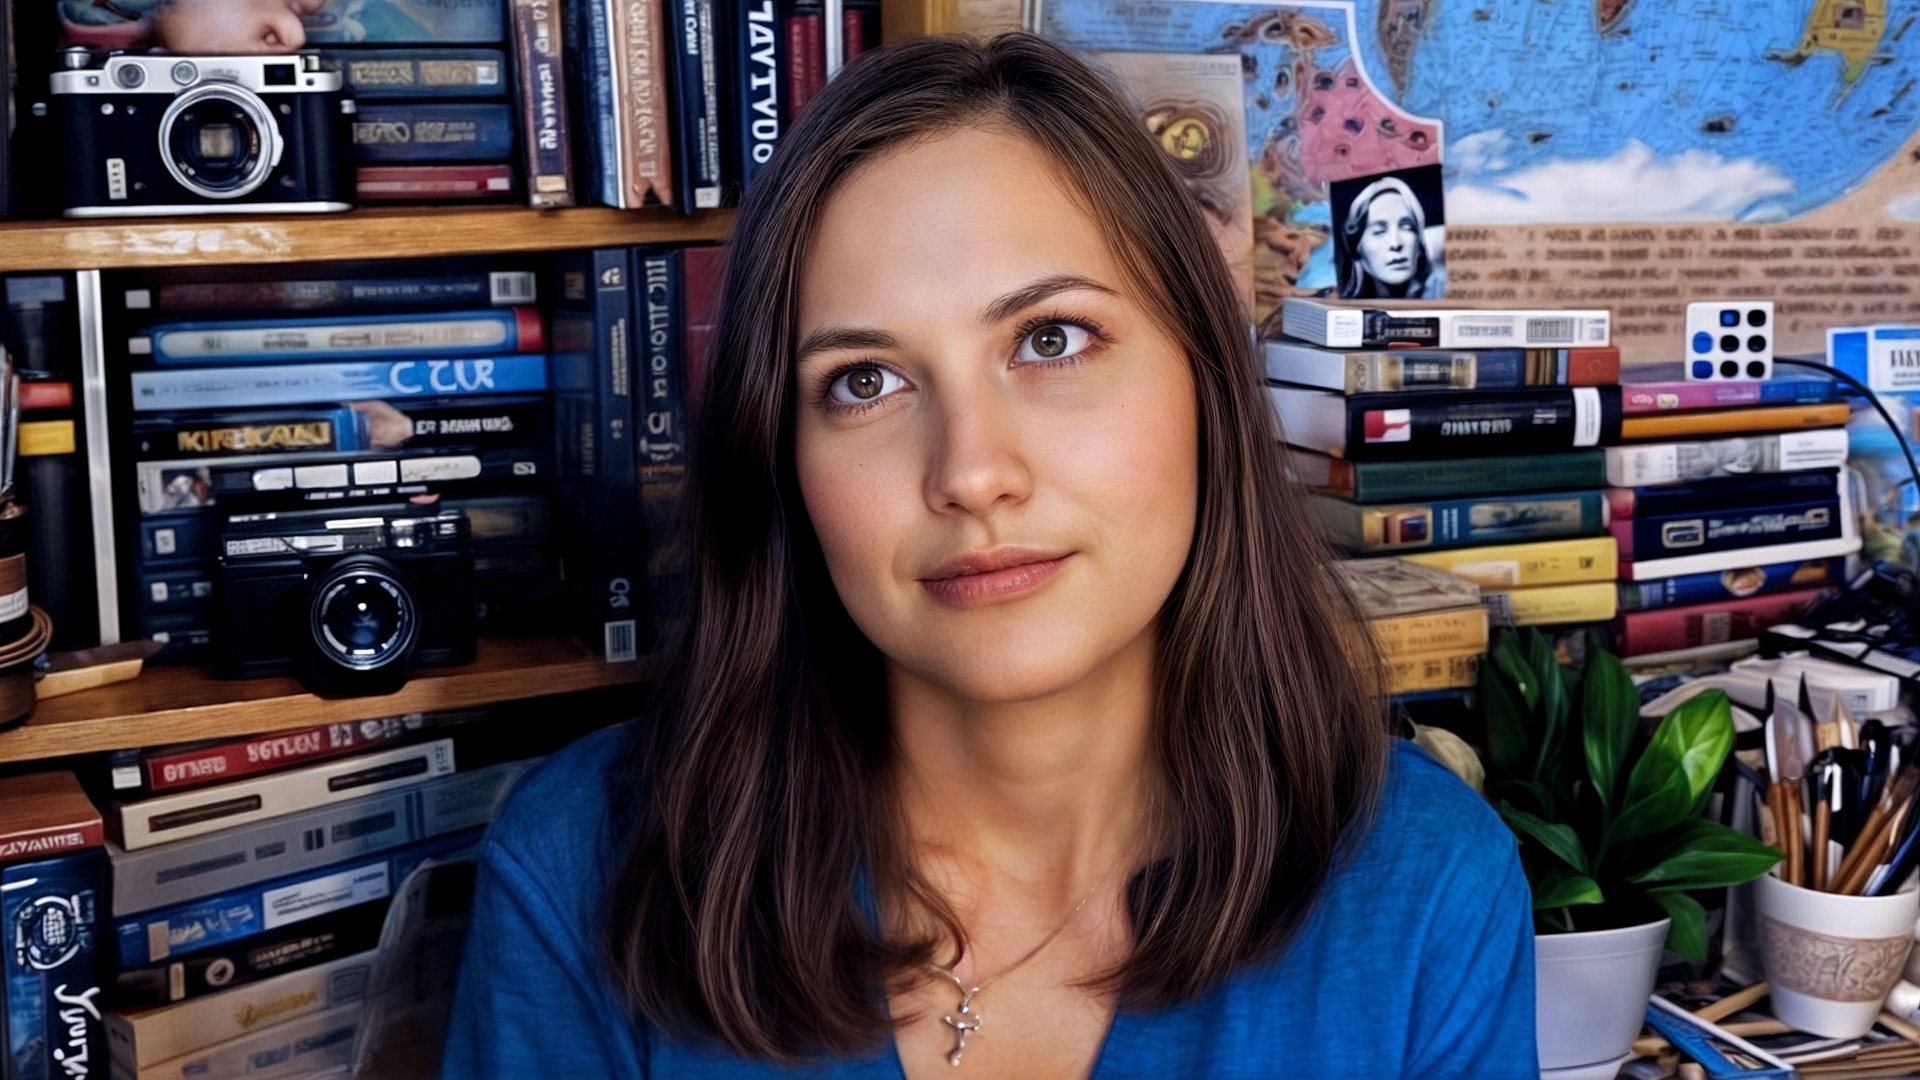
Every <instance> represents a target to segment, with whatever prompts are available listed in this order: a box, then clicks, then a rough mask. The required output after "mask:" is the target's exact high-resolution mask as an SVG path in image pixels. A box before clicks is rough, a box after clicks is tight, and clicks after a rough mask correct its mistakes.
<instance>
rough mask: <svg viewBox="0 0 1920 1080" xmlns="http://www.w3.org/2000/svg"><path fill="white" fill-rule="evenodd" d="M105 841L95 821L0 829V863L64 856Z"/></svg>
mask: <svg viewBox="0 0 1920 1080" xmlns="http://www.w3.org/2000/svg"><path fill="white" fill-rule="evenodd" d="M105 839H106V833H105V832H104V831H103V830H102V828H101V825H100V823H99V822H97V821H90V822H81V823H79V824H74V825H60V826H57V827H52V828H36V829H20V828H4V826H0V862H19V861H20V860H22V859H41V858H48V857H50V856H54V855H64V854H66V853H67V852H70V851H80V850H82V849H85V848H91V847H99V846H100V845H101V844H102V843H103V842H104V841H105Z"/></svg>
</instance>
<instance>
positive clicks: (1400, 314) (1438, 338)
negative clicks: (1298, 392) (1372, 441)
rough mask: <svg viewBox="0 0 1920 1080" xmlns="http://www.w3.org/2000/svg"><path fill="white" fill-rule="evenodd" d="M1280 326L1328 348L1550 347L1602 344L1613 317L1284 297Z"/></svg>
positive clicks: (1583, 312) (1600, 313)
mask: <svg viewBox="0 0 1920 1080" xmlns="http://www.w3.org/2000/svg"><path fill="white" fill-rule="evenodd" d="M1280 328H1281V329H1282V330H1283V331H1285V332H1286V334H1287V335H1288V336H1289V337H1295V338H1299V339H1300V340H1301V341H1305V342H1309V343H1311V344H1314V345H1320V346H1324V347H1326V348H1329V349H1374V348H1388V347H1394V346H1399V347H1402V348H1406V347H1412V348H1428V349H1536V348H1538V349H1550V348H1572V347H1576V346H1578V347H1582V348H1586V347H1592V346H1599V345H1606V344H1608V343H1609V341H1610V340H1611V338H1612V332H1613V316H1612V313H1610V312H1608V311H1606V310H1604V309H1590V310H1565V311H1555V310H1540V311H1523V310H1499V309H1488V310H1476V309H1472V308H1423V307H1410V306H1402V307H1383V306H1379V305H1367V304H1361V303H1343V302H1340V301H1333V300H1317V299H1313V298H1310V297H1289V298H1287V300H1286V301H1285V303H1284V304H1283V305H1282V307H1281V312H1280Z"/></svg>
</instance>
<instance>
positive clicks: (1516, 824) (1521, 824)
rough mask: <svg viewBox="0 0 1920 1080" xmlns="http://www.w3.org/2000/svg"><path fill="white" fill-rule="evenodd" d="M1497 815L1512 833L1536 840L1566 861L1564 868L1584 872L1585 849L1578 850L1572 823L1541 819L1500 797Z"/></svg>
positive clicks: (1578, 845) (1576, 837)
mask: <svg viewBox="0 0 1920 1080" xmlns="http://www.w3.org/2000/svg"><path fill="white" fill-rule="evenodd" d="M1500 816H1501V817H1503V818H1505V819H1506V822H1507V827H1508V828H1510V829H1512V830H1513V831H1514V833H1515V834H1517V835H1519V836H1521V837H1531V838H1532V839H1534V840H1536V841H1538V842H1539V843H1540V846H1541V847H1544V848H1546V849H1547V850H1548V851H1549V852H1551V853H1552V854H1553V855H1554V857H1555V858H1557V859H1559V860H1560V861H1561V862H1563V863H1566V864H1567V867H1568V869H1571V870H1573V871H1575V872H1577V873H1581V874H1584V873H1586V872H1587V853H1586V852H1585V851H1583V850H1581V848H1580V837H1579V835H1578V834H1577V833H1575V832H1574V831H1573V826H1571V825H1556V824H1554V823H1552V822H1549V821H1544V820H1542V819H1540V818H1538V817H1535V816H1534V815H1532V814H1529V813H1527V812H1526V811H1525V810H1521V809H1518V808H1516V807H1515V806H1514V805H1513V804H1511V803H1509V802H1506V801H1504V800H1502V801H1501V803H1500Z"/></svg>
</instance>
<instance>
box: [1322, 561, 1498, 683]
mask: <svg viewBox="0 0 1920 1080" xmlns="http://www.w3.org/2000/svg"><path fill="white" fill-rule="evenodd" d="M1333 569H1334V573H1335V575H1336V577H1337V578H1338V579H1339V581H1340V583H1341V585H1342V586H1343V587H1344V588H1345V589H1346V591H1347V593H1348V595H1350V596H1352V597H1353V598H1354V601H1355V603H1357V604H1358V605H1359V607H1360V614H1361V615H1362V616H1364V617H1365V618H1366V620H1367V627H1368V629H1369V631H1371V633H1372V636H1373V641H1374V645H1375V647H1376V648H1378V649H1379V650H1380V657H1381V659H1382V660H1384V661H1385V662H1386V683H1387V686H1386V691H1387V693H1388V694H1389V695H1390V696H1393V697H1395V698H1404V697H1405V696H1407V695H1413V694H1422V693H1427V692H1430V691H1443V690H1462V689H1465V688H1467V687H1470V686H1473V685H1474V682H1475V680H1476V679H1477V678H1478V676H1479V672H1480V661H1481V660H1482V659H1483V658H1484V657H1485V656H1486V654H1487V609H1486V608H1484V607H1482V606H1481V605H1480V590H1479V589H1478V588H1477V587H1475V586H1474V585H1473V583H1472V582H1469V581H1466V580H1464V579H1462V578H1459V577H1456V576H1454V575H1452V574H1448V573H1445V572H1443V571H1439V570H1433V569H1430V568H1428V567H1424V566H1416V565H1414V564H1413V563H1409V562H1404V561H1402V560H1400V559H1347V560H1344V561H1341V562H1336V563H1334V564H1333Z"/></svg>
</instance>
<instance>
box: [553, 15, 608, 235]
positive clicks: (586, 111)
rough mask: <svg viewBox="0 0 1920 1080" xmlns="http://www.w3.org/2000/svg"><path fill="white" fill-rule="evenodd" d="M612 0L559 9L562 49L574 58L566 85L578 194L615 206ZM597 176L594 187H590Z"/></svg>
mask: <svg viewBox="0 0 1920 1080" xmlns="http://www.w3.org/2000/svg"><path fill="white" fill-rule="evenodd" d="M613 3H614V0H570V2H569V3H567V4H566V5H564V6H563V7H562V8H561V14H562V15H563V17H565V21H564V26H565V28H566V32H567V34H568V37H567V39H566V51H567V53H568V54H569V55H571V56H575V57H578V58H579V60H580V62H579V64H578V65H576V67H577V70H578V74H576V75H575V76H574V78H573V80H572V83H571V84H570V86H569V90H570V91H571V92H572V94H573V95H574V101H573V103H574V110H573V115H574V116H575V117H576V118H577V122H578V126H577V128H576V130H575V134H574V147H575V150H576V151H577V157H578V160H579V162H580V169H581V172H580V175H581V176H582V177H583V180H582V189H581V195H582V196H583V197H585V196H591V198H592V199H593V201H595V202H597V203H598V204H599V205H601V206H619V205H620V194H619V192H620V177H619V168H620V144H619V130H620V125H619V118H618V115H617V113H616V112H615V110H614V104H613V78H614V66H613V37H612V34H613V29H612V27H611V25H609V22H608V12H609V9H610V8H611V7H612V5H613ZM593 177H598V178H599V184H598V186H597V187H596V186H589V185H591V183H592V180H591V178H593Z"/></svg>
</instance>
